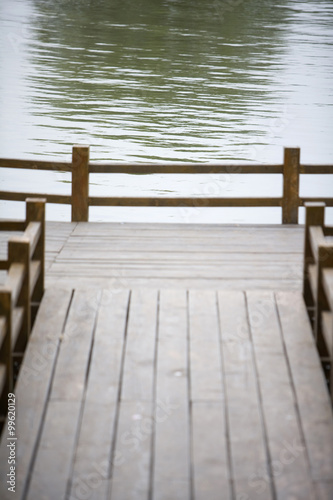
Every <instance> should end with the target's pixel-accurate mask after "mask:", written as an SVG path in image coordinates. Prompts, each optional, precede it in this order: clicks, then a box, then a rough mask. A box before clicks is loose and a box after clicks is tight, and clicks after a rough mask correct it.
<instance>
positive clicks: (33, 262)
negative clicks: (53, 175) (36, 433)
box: [0, 199, 46, 430]
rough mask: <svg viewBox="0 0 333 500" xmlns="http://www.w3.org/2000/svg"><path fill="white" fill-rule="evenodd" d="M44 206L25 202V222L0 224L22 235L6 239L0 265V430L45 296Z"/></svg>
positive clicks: (40, 203) (41, 202) (2, 227)
mask: <svg viewBox="0 0 333 500" xmlns="http://www.w3.org/2000/svg"><path fill="white" fill-rule="evenodd" d="M45 203H46V200H45V199H27V200H26V220H25V221H23V222H22V221H20V222H19V221H15V223H13V222H12V223H11V224H7V223H6V222H7V221H1V223H0V230H3V231H24V232H23V234H21V235H19V236H12V237H10V238H9V240H8V258H7V259H6V260H2V261H0V268H1V269H4V270H6V271H7V273H6V277H5V282H4V284H3V285H1V286H0V430H1V428H2V426H3V423H4V421H5V417H6V413H7V398H8V393H10V392H12V391H13V387H14V380H15V377H16V375H17V372H18V369H19V366H20V362H21V360H22V358H23V354H24V351H25V348H26V345H27V342H28V338H29V335H30V332H31V326H32V324H33V319H34V316H35V314H36V312H37V309H38V307H39V304H40V302H41V300H42V296H43V293H44V267H45V265H44V264H45V260H44V257H45Z"/></svg>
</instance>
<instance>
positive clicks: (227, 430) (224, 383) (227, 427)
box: [215, 291, 236, 499]
mask: <svg viewBox="0 0 333 500" xmlns="http://www.w3.org/2000/svg"><path fill="white" fill-rule="evenodd" d="M215 303H216V313H217V329H218V334H219V346H220V360H221V372H222V390H223V392H224V402H223V411H224V420H225V440H226V443H227V462H228V470H229V484H230V492H231V498H232V499H235V498H236V491H235V477H234V471H233V465H232V455H231V442H230V422H229V413H228V388H227V381H226V372H225V363H224V347H223V342H222V323H221V314H220V307H219V295H218V291H216V292H215Z"/></svg>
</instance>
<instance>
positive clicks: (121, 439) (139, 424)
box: [109, 400, 154, 500]
mask: <svg viewBox="0 0 333 500" xmlns="http://www.w3.org/2000/svg"><path fill="white" fill-rule="evenodd" d="M152 412H153V403H152V401H143V400H141V401H138V400H137V401H121V403H120V413H119V423H118V428H117V439H116V447H115V454H114V457H113V471H112V480H111V494H110V495H109V498H111V499H112V500H133V499H135V500H147V499H148V498H149V490H150V470H151V448H152V429H153V426H154V423H153V413H152Z"/></svg>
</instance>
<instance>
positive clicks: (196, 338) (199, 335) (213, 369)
mask: <svg viewBox="0 0 333 500" xmlns="http://www.w3.org/2000/svg"><path fill="white" fill-rule="evenodd" d="M189 332H190V333H189V335H190V351H189V353H190V367H191V375H190V376H191V400H192V401H201V400H209V401H211V400H213V401H214V400H215V401H216V400H218V401H221V400H222V398H223V396H224V394H223V385H222V375H221V355H220V340H219V330H218V318H217V305H216V294H215V293H214V292H213V291H210V290H202V291H201V290H200V291H199V290H191V291H190V292H189Z"/></svg>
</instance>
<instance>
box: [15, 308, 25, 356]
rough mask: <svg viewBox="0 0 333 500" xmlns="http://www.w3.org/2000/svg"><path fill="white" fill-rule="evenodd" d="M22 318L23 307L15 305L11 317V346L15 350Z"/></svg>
mask: <svg viewBox="0 0 333 500" xmlns="http://www.w3.org/2000/svg"><path fill="white" fill-rule="evenodd" d="M23 320H24V308H23V307H15V308H14V309H13V317H12V348H13V351H15V346H16V344H17V340H18V338H19V334H20V330H21V328H22V325H23Z"/></svg>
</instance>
